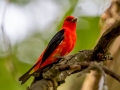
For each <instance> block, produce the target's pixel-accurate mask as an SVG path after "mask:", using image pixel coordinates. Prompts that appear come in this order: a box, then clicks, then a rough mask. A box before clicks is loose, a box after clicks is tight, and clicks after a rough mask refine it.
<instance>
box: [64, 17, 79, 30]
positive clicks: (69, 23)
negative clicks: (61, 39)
mask: <svg viewBox="0 0 120 90" xmlns="http://www.w3.org/2000/svg"><path fill="white" fill-rule="evenodd" d="M76 22H77V18H76V17H74V16H67V17H66V19H65V20H64V23H63V27H70V28H73V27H74V28H76Z"/></svg>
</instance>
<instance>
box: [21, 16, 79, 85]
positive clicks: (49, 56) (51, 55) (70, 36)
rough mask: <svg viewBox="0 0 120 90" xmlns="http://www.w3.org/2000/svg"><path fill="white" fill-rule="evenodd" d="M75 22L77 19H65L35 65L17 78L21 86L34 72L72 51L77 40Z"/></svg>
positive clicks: (71, 17) (72, 17) (69, 17)
mask: <svg viewBox="0 0 120 90" xmlns="http://www.w3.org/2000/svg"><path fill="white" fill-rule="evenodd" d="M76 22H77V18H75V17H74V16H68V17H66V19H65V20H64V23H63V26H62V28H61V29H60V31H59V32H57V33H56V34H55V36H54V37H53V38H52V39H51V40H50V42H49V43H48V46H47V48H46V49H45V50H44V51H43V53H42V54H41V55H40V57H39V58H38V60H37V63H36V64H35V65H34V66H33V67H32V68H31V69H30V70H29V71H27V72H26V73H25V74H24V75H22V76H21V77H20V78H19V81H22V82H21V84H23V83H25V82H26V81H27V80H28V79H29V78H30V76H31V75H32V74H33V73H34V72H36V71H38V70H40V69H42V67H45V66H47V65H49V64H52V63H53V62H55V61H56V60H58V58H55V57H56V56H65V55H67V54H68V53H70V52H71V51H72V49H73V48H74V46H75V44H76V38H77V36H76Z"/></svg>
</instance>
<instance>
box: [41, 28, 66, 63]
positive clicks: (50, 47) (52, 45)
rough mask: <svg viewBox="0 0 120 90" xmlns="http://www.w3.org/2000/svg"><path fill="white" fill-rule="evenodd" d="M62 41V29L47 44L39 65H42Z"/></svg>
mask: <svg viewBox="0 0 120 90" xmlns="http://www.w3.org/2000/svg"><path fill="white" fill-rule="evenodd" d="M63 39H64V29H62V30H60V31H59V32H57V33H56V34H55V36H54V37H53V38H52V39H51V40H50V42H49V43H48V46H47V48H46V50H45V52H44V55H43V58H42V62H41V64H43V63H44V61H45V60H46V59H47V58H48V57H49V56H50V54H51V53H52V52H53V51H54V50H55V49H56V48H57V46H58V45H59V44H60V43H61V41H62V40H63Z"/></svg>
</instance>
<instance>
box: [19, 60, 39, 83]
mask: <svg viewBox="0 0 120 90" xmlns="http://www.w3.org/2000/svg"><path fill="white" fill-rule="evenodd" d="M37 64H39V62H37V63H36V64H35V65H34V66H32V67H31V68H30V69H29V70H28V71H27V72H26V73H25V74H23V75H22V76H21V77H20V78H19V81H21V84H24V83H25V82H26V81H27V80H28V79H29V78H30V77H31V76H32V74H33V73H34V72H33V73H31V71H32V70H33V69H34V67H35V66H36V65H37Z"/></svg>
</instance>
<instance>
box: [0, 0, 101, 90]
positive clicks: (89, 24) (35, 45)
mask: <svg viewBox="0 0 120 90" xmlns="http://www.w3.org/2000/svg"><path fill="white" fill-rule="evenodd" d="M29 1H30V0H11V2H15V3H24V4H26V3H28V2H29ZM70 2H71V3H70V4H71V6H70V8H69V10H68V11H66V13H65V14H64V16H63V18H62V19H61V22H60V23H58V24H56V25H57V28H56V30H54V32H52V33H51V34H49V35H48V33H45V32H47V31H45V32H41V33H40V32H34V33H32V34H31V35H29V36H28V37H26V38H25V39H24V40H23V41H21V42H19V43H16V45H14V46H13V47H12V53H11V54H8V55H5V56H1V57H0V76H1V78H0V90H9V89H10V90H26V87H27V86H28V85H29V84H30V83H31V81H32V79H33V78H31V79H30V80H28V81H27V82H26V83H25V84H24V85H22V86H21V85H20V82H19V81H18V78H19V77H20V76H21V75H22V74H23V73H25V72H26V71H27V70H28V69H29V68H30V67H31V66H32V65H33V64H34V63H35V61H36V59H37V58H38V57H39V55H40V53H41V52H42V51H43V49H44V48H45V46H46V45H47V43H48V42H49V40H50V38H52V36H53V33H55V32H57V30H59V29H60V27H61V26H62V23H63V19H64V18H65V17H66V16H68V15H71V14H72V13H73V12H74V10H75V6H76V4H77V2H78V0H70ZM78 19H79V20H78V23H77V44H76V46H75V48H74V50H73V52H72V53H77V52H78V51H80V50H82V49H92V48H93V47H94V46H95V44H96V41H97V39H98V37H99V33H100V31H99V27H98V23H99V17H87V16H86V17H78ZM47 35H48V36H47ZM45 36H47V37H48V38H44V37H45ZM3 53H4V52H3ZM73 82H74V80H72V82H69V83H73ZM82 82H83V80H82ZM79 87H80V86H79ZM76 90H77V89H76Z"/></svg>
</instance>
